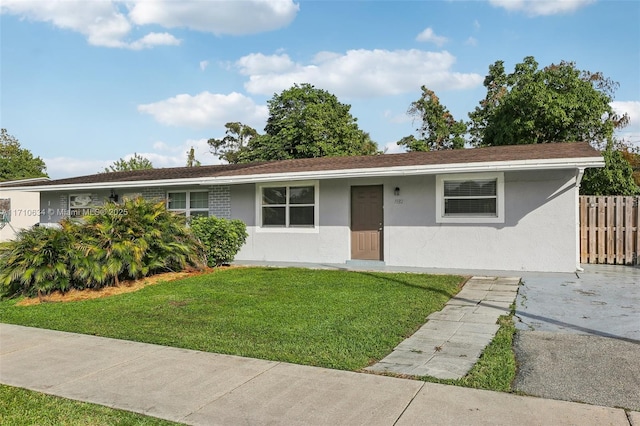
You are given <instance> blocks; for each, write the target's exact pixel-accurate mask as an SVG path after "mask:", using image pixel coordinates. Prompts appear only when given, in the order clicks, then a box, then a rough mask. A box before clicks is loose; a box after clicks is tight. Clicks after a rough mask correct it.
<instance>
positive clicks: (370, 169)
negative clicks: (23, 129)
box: [7, 143, 604, 192]
mask: <svg viewBox="0 0 640 426" xmlns="http://www.w3.org/2000/svg"><path fill="white" fill-rule="evenodd" d="M465 160H466V161H465ZM603 166H604V159H603V157H602V155H601V154H600V152H598V151H597V150H595V149H593V148H592V147H590V146H589V145H588V144H586V143H556V144H543V145H512V146H505V147H490V148H473V149H466V150H458V151H435V152H412V153H404V154H384V155H378V156H359V157H322V158H310V159H299V160H284V161H275V162H260V163H249V164H230V165H214V166H200V167H193V168H188V167H179V168H167V169H148V170H137V171H130V172H115V173H101V174H96V175H88V176H81V177H76V178H65V179H58V180H52V181H48V182H46V183H45V184H44V185H43V184H34V185H27V186H21V187H20V189H21V190H25V191H47V192H48V191H59V190H85V189H112V188H113V189H115V188H132V189H134V188H149V187H178V186H182V187H184V186H200V185H203V186H212V185H230V184H242V183H261V182H270V181H283V180H291V181H294V180H310V179H337V178H353V177H381V176H403V175H404V176H406V175H418V174H443V173H465V172H466V173H471V172H482V171H509V170H513V171H515V170H532V169H535V170H549V169H584V168H587V167H603ZM7 189H8V188H7ZM11 189H14V188H11ZM16 189H17V188H16Z"/></svg>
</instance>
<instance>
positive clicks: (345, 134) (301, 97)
mask: <svg viewBox="0 0 640 426" xmlns="http://www.w3.org/2000/svg"><path fill="white" fill-rule="evenodd" d="M267 104H268V107H269V117H268V119H267V125H266V126H265V129H264V130H265V134H263V135H261V134H258V132H257V131H255V130H254V129H252V128H251V127H249V126H246V125H244V124H242V123H227V124H226V126H225V127H226V128H227V130H226V136H225V137H224V138H222V139H210V140H209V144H210V145H211V147H212V151H213V152H214V153H215V154H217V155H219V156H220V157H221V158H223V159H225V160H226V161H228V162H230V163H247V162H251V161H265V160H287V159H293V158H312V157H325V156H346V155H368V154H375V153H376V152H377V145H376V144H375V143H374V142H373V141H372V140H371V138H370V137H369V134H368V133H366V132H364V131H362V130H360V128H359V127H358V124H357V119H356V118H354V117H353V116H352V115H351V113H350V112H349V111H350V109H351V106H350V105H346V104H342V103H340V102H339V101H338V98H336V96H334V95H332V94H330V93H329V92H327V91H325V90H322V89H317V88H315V87H314V86H312V85H310V84H306V83H305V84H301V85H297V84H295V85H294V86H293V87H291V88H289V89H287V90H284V91H283V92H282V93H280V94H275V95H274V96H273V98H272V99H271V100H269V101H268V102H267Z"/></svg>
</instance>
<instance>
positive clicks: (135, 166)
mask: <svg viewBox="0 0 640 426" xmlns="http://www.w3.org/2000/svg"><path fill="white" fill-rule="evenodd" d="M141 169H153V164H152V163H151V161H150V160H149V159H147V158H145V157H143V156H142V155H140V154H138V153H134V154H133V157H131V158H129V159H128V160H125V159H124V158H121V159H119V160H118V161H114V162H113V164H112V165H110V166H109V167H105V169H104V171H105V173H111V172H126V171H130V170H141Z"/></svg>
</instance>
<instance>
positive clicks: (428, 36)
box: [416, 27, 447, 47]
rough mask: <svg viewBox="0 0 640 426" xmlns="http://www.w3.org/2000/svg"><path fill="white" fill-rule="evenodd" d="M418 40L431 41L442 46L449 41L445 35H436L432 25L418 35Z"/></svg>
mask: <svg viewBox="0 0 640 426" xmlns="http://www.w3.org/2000/svg"><path fill="white" fill-rule="evenodd" d="M416 40H417V41H425V42H429V43H433V44H435V45H436V46H438V47H440V46H442V45H443V44H445V43H446V42H447V38H446V37H443V36H439V35H436V33H435V32H434V31H433V29H432V28H431V27H429V28H425V29H424V31H422V32H421V33H420V34H418V36H417V37H416Z"/></svg>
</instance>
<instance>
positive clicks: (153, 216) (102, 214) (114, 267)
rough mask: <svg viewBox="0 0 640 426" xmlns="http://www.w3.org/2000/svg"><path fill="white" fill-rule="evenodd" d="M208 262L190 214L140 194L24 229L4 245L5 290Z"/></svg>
mask: <svg viewBox="0 0 640 426" xmlns="http://www.w3.org/2000/svg"><path fill="white" fill-rule="evenodd" d="M205 264H206V257H205V252H204V246H203V245H202V244H201V243H200V241H199V240H198V238H197V237H196V236H195V235H194V234H193V232H191V230H190V229H189V228H188V227H186V226H185V220H184V217H182V216H178V215H175V214H173V213H171V212H168V211H167V210H166V208H165V206H164V202H160V203H155V204H154V203H150V202H148V201H145V200H144V199H143V198H138V199H136V200H129V201H126V202H125V203H124V204H121V205H118V204H115V203H106V204H105V205H104V206H102V207H100V208H99V209H96V210H95V212H94V214H92V215H88V216H85V217H84V218H83V220H82V221H81V222H76V221H71V220H63V221H62V222H61V227H60V228H59V229H57V228H42V227H34V228H31V229H28V230H25V231H22V232H20V233H19V234H18V236H17V238H16V239H15V240H14V241H11V242H10V243H9V244H8V245H7V246H5V247H3V248H2V250H0V289H2V292H3V293H4V294H5V295H9V296H11V295H15V294H18V293H22V294H25V295H35V294H47V293H50V292H52V291H55V290H60V291H63V292H64V291H67V290H69V289H71V288H76V289H83V288H100V287H104V286H109V285H118V284H119V282H120V281H121V280H124V279H136V278H141V277H145V276H148V275H152V274H154V273H159V272H164V271H175V270H183V269H185V268H188V267H194V268H202V267H204V265H205Z"/></svg>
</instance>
